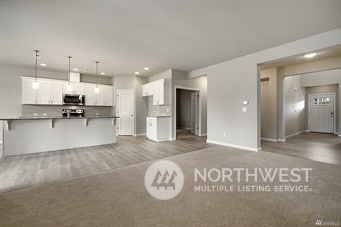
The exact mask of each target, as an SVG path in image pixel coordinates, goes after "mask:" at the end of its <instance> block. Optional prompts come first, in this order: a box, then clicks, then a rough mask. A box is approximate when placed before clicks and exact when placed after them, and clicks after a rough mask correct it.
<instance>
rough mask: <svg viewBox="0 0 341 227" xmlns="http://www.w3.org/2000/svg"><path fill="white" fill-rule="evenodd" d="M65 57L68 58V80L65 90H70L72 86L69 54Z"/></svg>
mask: <svg viewBox="0 0 341 227" xmlns="http://www.w3.org/2000/svg"><path fill="white" fill-rule="evenodd" d="M67 58H68V59H69V71H68V74H67V76H68V82H67V85H66V90H67V91H72V86H71V84H70V74H71V58H72V57H71V56H67Z"/></svg>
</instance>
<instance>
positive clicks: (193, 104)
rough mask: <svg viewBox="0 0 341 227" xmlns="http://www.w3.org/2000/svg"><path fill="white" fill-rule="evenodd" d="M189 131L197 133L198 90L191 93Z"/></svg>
mask: <svg viewBox="0 0 341 227" xmlns="http://www.w3.org/2000/svg"><path fill="white" fill-rule="evenodd" d="M191 126H192V128H191V132H192V134H194V135H197V136H198V135H199V92H198V91H194V92H192V93H191Z"/></svg>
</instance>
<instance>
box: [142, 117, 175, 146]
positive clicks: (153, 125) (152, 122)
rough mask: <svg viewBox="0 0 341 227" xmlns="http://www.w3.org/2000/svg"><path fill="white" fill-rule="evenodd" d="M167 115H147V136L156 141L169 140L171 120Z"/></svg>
mask: <svg viewBox="0 0 341 227" xmlns="http://www.w3.org/2000/svg"><path fill="white" fill-rule="evenodd" d="M171 120H172V118H171V117H169V116H158V117H147V119H146V124H147V125H146V131H147V138H148V139H150V140H154V141H157V142H160V141H167V140H171V122H172V121H171Z"/></svg>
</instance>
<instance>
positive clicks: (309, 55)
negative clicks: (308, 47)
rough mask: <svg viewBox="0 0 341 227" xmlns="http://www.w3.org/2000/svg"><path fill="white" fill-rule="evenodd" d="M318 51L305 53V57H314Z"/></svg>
mask: <svg viewBox="0 0 341 227" xmlns="http://www.w3.org/2000/svg"><path fill="white" fill-rule="evenodd" d="M315 55H316V53H310V54H306V55H304V57H305V58H313V57H315Z"/></svg>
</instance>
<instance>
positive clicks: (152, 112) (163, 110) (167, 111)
mask: <svg viewBox="0 0 341 227" xmlns="http://www.w3.org/2000/svg"><path fill="white" fill-rule="evenodd" d="M149 99H152V98H151V97H149ZM148 103H149V108H148V115H149V116H172V106H171V105H163V106H154V105H153V100H149V102H148Z"/></svg>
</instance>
